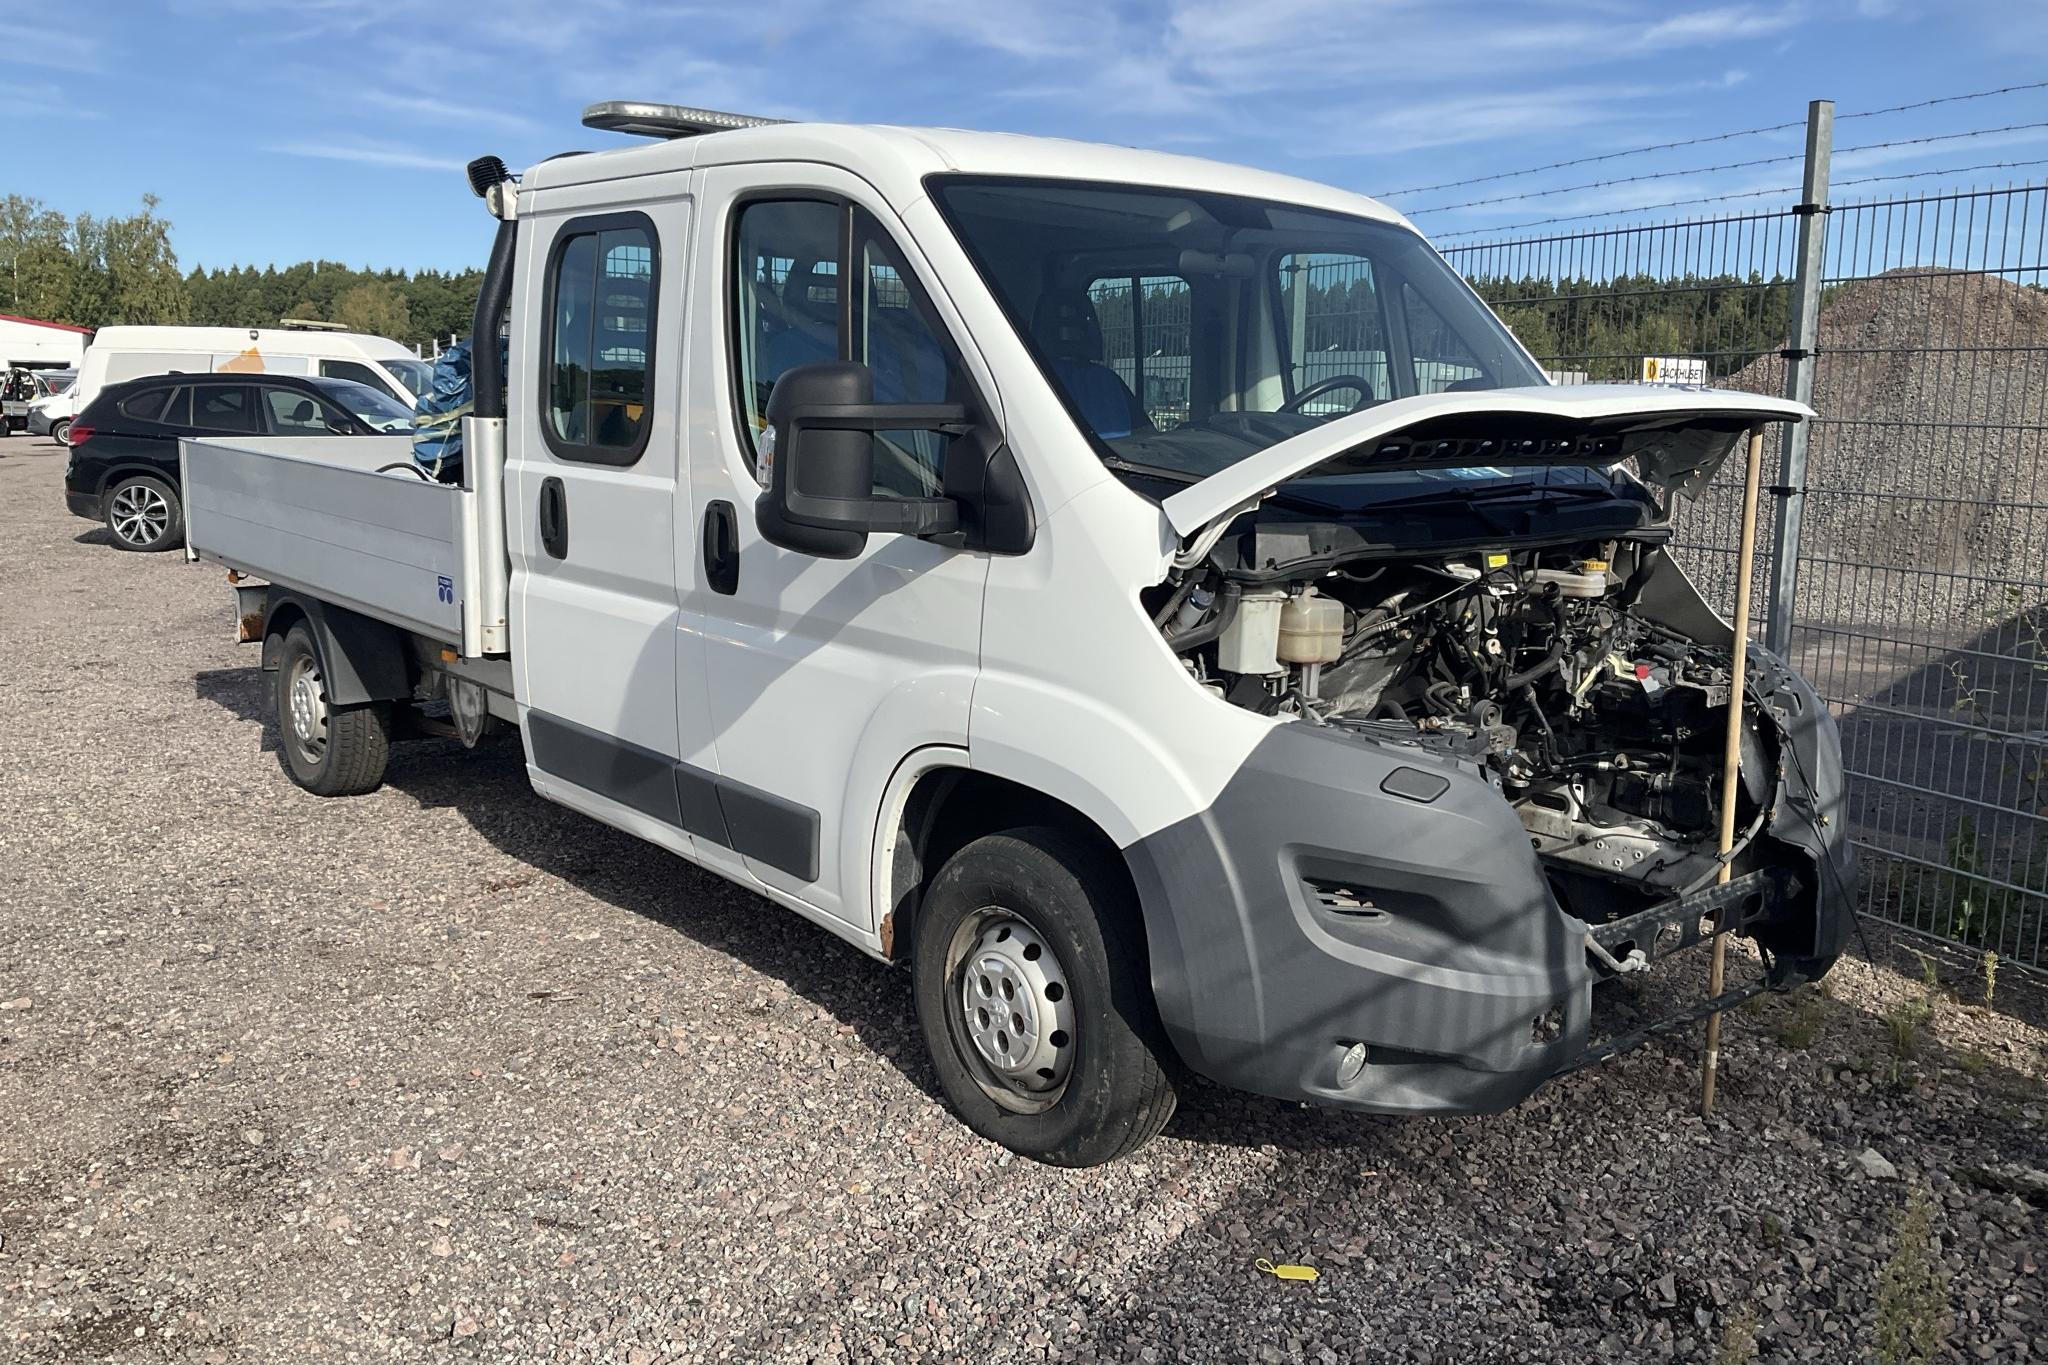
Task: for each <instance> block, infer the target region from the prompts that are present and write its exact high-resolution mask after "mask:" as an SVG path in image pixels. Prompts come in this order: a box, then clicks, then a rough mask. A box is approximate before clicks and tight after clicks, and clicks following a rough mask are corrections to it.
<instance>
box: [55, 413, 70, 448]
mask: <svg viewBox="0 0 2048 1365" xmlns="http://www.w3.org/2000/svg"><path fill="white" fill-rule="evenodd" d="M50 439H51V440H53V441H55V442H56V443H57V444H58V445H60V446H68V445H70V444H71V419H70V418H69V417H62V418H59V419H58V420H57V421H55V422H53V423H51V424H50Z"/></svg>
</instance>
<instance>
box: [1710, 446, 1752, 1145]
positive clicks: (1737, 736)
mask: <svg viewBox="0 0 2048 1365" xmlns="http://www.w3.org/2000/svg"><path fill="white" fill-rule="evenodd" d="M1763 465H1764V429H1763V428H1762V427H1757V428H1756V429H1754V430H1753V431H1751V432H1750V433H1749V461H1748V465H1747V467H1746V468H1744V470H1743V472H1742V536H1741V539H1740V540H1739V541H1738V542H1737V545H1736V551H1735V663H1734V667H1733V669H1732V670H1731V671H1730V676H1729V679H1728V737H1727V740H1726V742H1725V743H1724V744H1723V745H1722V747H1721V857H1722V858H1723V859H1724V860H1726V859H1727V857H1728V851H1729V850H1730V849H1732V848H1734V847H1735V792H1736V787H1737V783H1738V781H1739V778H1740V769H1741V763H1742V717H1743V706H1742V703H1743V693H1744V689H1745V688H1746V686H1747V684H1748V681H1749V677H1748V675H1749V582H1750V572H1751V570H1752V569H1753V568H1754V567H1755V560H1756V499H1757V489H1758V485H1759V484H1761V483H1762V482H1763ZM1732 870H1733V864H1732V863H1730V862H1728V861H1723V862H1722V864H1721V871H1720V872H1719V873H1718V874H1717V875H1716V876H1715V878H1714V883H1715V885H1717V886H1718V885H1720V884H1721V883H1723V882H1726V881H1727V880H1728V878H1729V875H1730V874H1731V872H1732ZM1715 913H1716V914H1719V912H1718V911H1717V912H1715ZM1727 973H1728V933H1727V931H1726V930H1717V931H1716V932H1715V934H1714V950H1713V958H1712V960H1711V963H1710V964H1709V966H1708V968H1707V998H1708V999H1712V998H1714V997H1715V996H1718V995H1719V994H1720V993H1721V991H1722V989H1723V987H1724V984H1725V982H1726V980H1727ZM1720 1070H1721V1012H1720V1011H1719V1010H1716V1011H1714V1012H1713V1013H1712V1014H1710V1015H1708V1016H1707V1055H1706V1058H1705V1061H1704V1064H1703V1065H1702V1067H1701V1074H1700V1115H1701V1116H1702V1117H1707V1116H1710V1115H1712V1114H1713V1112H1714V1079H1715V1077H1716V1076H1717V1075H1718V1074H1719V1072H1720Z"/></svg>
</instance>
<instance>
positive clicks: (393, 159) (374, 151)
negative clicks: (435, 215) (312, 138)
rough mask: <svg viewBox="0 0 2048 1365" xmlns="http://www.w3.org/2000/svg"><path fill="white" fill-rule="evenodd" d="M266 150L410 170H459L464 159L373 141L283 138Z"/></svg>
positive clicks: (279, 153)
mask: <svg viewBox="0 0 2048 1365" xmlns="http://www.w3.org/2000/svg"><path fill="white" fill-rule="evenodd" d="M263 150H265V151H266V152H275V153H277V154H278V155H280V156H305V157H313V158H315V159H317V160H321V161H353V162H357V163H359V164H361V165H365V166H391V167H395V168H397V169H400V170H408V171H459V170H461V169H462V163H461V162H460V161H456V160H454V159H452V158H449V157H439V156H429V155H426V154H424V153H421V152H416V151H413V150H411V149H410V148H406V147H398V146H392V145H390V144H388V143H372V142H281V143H277V144H274V145H272V146H269V147H265V148H264V149H263Z"/></svg>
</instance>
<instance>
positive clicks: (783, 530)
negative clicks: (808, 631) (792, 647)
mask: <svg viewBox="0 0 2048 1365" xmlns="http://www.w3.org/2000/svg"><path fill="white" fill-rule="evenodd" d="M767 415H768V425H767V428H766V429H765V430H764V431H762V433H761V449H760V456H759V469H758V474H759V477H760V479H761V487H762V493H761V496H760V497H759V498H758V499H757V500H756V501H755V503H754V522H755V525H757V526H759V527H760V529H761V536H762V538H763V539H765V540H767V541H768V542H769V543H770V544H771V545H780V546H781V547H782V548H783V549H785V550H795V551H797V552H799V553H800V554H807V555H816V556H818V557H819V558H820V559H851V558H853V557H854V556H855V555H857V554H859V553H860V552H861V551H862V550H864V549H866V548H867V543H868V534H869V533H870V532H872V531H884V532H895V533H898V534H901V535H908V536H938V535H948V534H951V533H952V532H954V531H957V530H959V529H960V505H959V504H958V503H956V502H955V501H954V500H953V499H951V498H892V497H881V498H878V497H876V496H875V443H874V434H875V433H876V432H878V431H939V432H945V433H947V434H950V435H958V434H961V433H964V432H966V431H969V430H971V427H970V426H969V423H968V417H967V409H966V408H965V407H963V406H962V405H960V404H958V403H877V402H875V376H874V372H873V371H871V370H870V369H868V367H867V366H865V365H861V364H857V363H855V362H853V361H847V360H826V361H820V362H819V363H817V364H815V365H799V366H797V367H796V368H795V369H792V370H789V371H787V372H785V373H784V374H783V376H782V377H781V378H780V379H778V380H776V381H775V388H774V390H773V391H772V392H771V393H770V394H769V395H768V414H767Z"/></svg>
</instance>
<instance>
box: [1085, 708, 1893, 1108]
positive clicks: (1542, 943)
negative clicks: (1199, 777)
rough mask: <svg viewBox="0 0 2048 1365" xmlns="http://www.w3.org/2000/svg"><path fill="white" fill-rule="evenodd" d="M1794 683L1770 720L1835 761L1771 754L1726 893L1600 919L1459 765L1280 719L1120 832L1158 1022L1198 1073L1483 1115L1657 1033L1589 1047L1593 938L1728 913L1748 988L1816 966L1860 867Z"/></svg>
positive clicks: (1657, 940) (1823, 730) (1817, 714)
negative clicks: (1152, 817) (1190, 806)
mask: <svg viewBox="0 0 2048 1365" xmlns="http://www.w3.org/2000/svg"><path fill="white" fill-rule="evenodd" d="M1789 676H1790V675H1789V674H1788V675H1785V678H1777V679H1773V680H1772V681H1773V683H1774V684H1775V685H1778V686H1791V685H1792V683H1796V679H1795V680H1792V683H1787V682H1786V681H1785V679H1786V678H1789ZM1797 686H1798V687H1801V688H1803V687H1804V684H1797ZM1809 698H1810V693H1809ZM1810 701H1811V705H1810V706H1808V707H1806V708H1805V709H1804V710H1803V711H1802V713H1801V714H1802V715H1804V716H1805V717H1806V718H1808V719H1809V720H1811V721H1812V722H1813V724H1812V725H1811V726H1809V730H1808V732H1807V733H1805V734H1803V735H1802V734H1801V733H1799V732H1798V731H1797V730H1796V729H1794V728H1791V727H1788V728H1787V731H1786V733H1787V735H1788V738H1789V740H1790V743H1791V744H1801V743H1802V742H1804V747H1805V748H1806V753H1805V755H1804V758H1803V766H1804V769H1806V770H1813V769H1824V770H1826V771H1827V772H1831V773H1832V774H1833V777H1832V778H1831V779H1824V780H1822V781H1820V782H1818V783H1814V782H1808V781H1803V780H1800V779H1799V778H1798V776H1797V775H1796V773H1795V772H1794V771H1789V769H1793V768H1796V767H1797V766H1798V765H1796V764H1788V765H1787V767H1788V771H1787V773H1786V774H1785V775H1784V780H1782V781H1781V784H1780V785H1781V794H1780V798H1779V806H1780V810H1779V811H1777V812H1774V815H1773V819H1772V822H1771V828H1770V833H1769V834H1768V835H1766V836H1765V838H1763V839H1760V840H1759V843H1758V845H1757V853H1756V854H1755V856H1754V857H1752V858H1751V859H1749V860H1747V861H1745V862H1744V863H1741V864H1738V871H1739V872H1740V874H1741V875H1739V876H1738V877H1737V878H1736V879H1735V880H1734V881H1733V882H1732V883H1731V885H1730V886H1729V887H1727V888H1713V887H1710V888H1707V889H1706V890H1705V891H1703V892H1700V893H1696V894H1695V895H1693V896H1691V897H1687V898H1685V899H1683V900H1677V899H1674V900H1672V901H1667V902H1665V903H1663V904H1662V905H1660V906H1658V907H1656V908H1655V909H1654V910H1653V911H1648V912H1644V914H1642V915H1638V916H1634V917H1631V919H1630V920H1627V921H1621V922H1619V924H1618V926H1617V925H1604V926H1602V927H1601V928H1600V929H1599V930H1597V931H1589V928H1588V926H1587V925H1586V923H1584V922H1583V921H1581V920H1579V919H1576V918H1574V917H1573V916H1571V915H1569V914H1567V913H1566V912H1565V911H1564V910H1563V909H1562V908H1561V907H1560V906H1559V904H1558V902H1557V901H1556V899H1555V898H1554V897H1553V895H1552V893H1551V890H1550V887H1549V884H1548V881H1547V879H1546V877H1545V875H1544V872H1543V870H1542V868H1541V866H1540V865H1539V863H1538V862H1537V859H1536V856H1535V854H1534V852H1533V851H1532V850H1531V848H1530V843H1529V839H1528V836H1527V833H1526V831H1525V830H1524V829H1523V828H1522V825H1521V822H1520V820H1519V819H1518V818H1517V817H1516V816H1515V813H1514V811H1513V810H1512V809H1511V808H1510V807H1509V806H1508V804H1507V803H1506V802H1505V801H1503V800H1502V799H1501V797H1500V795H1499V793H1498V792H1497V791H1496V790H1495V789H1494V788H1493V786H1492V785H1491V783H1489V782H1488V781H1487V780H1486V779H1485V777H1484V776H1483V775H1482V774H1481V773H1480V772H1479V771H1478V770H1477V769H1476V768H1474V767H1471V766H1470V765H1465V764H1459V763H1455V762H1451V761H1448V760H1443V759H1439V758H1435V757H1432V756H1428V755H1425V754H1422V753H1420V752H1418V751H1415V750H1410V749H1405V748H1398V747H1395V746H1389V745H1382V744H1379V743H1376V742H1373V741H1371V740H1367V739H1362V738H1359V737H1355V736H1351V735H1348V734H1345V733H1344V732H1342V731H1339V730H1336V729H1333V728H1319V727H1314V726H1309V725H1304V724H1290V725H1283V726H1279V727H1276V728H1275V729H1274V730H1273V731H1272V732H1271V734H1269V735H1268V737H1267V739H1266V740H1265V741H1263V742H1262V743H1261V744H1260V746H1259V748H1258V749H1257V750H1255V751H1254V753H1253V754H1252V755H1251V757H1250V759H1249V760H1248V761H1247V763H1246V765H1245V768H1244V769H1243V770H1242V771H1241V772H1240V773H1239V774H1238V776H1237V777H1235V778H1233V779H1232V781H1231V782H1230V784H1228V786H1227V787H1226V788H1225V790H1224V792H1223V793H1222V795H1221V796H1220V797H1219V798H1218V800H1217V802H1216V803H1215V804H1214V805H1213V806H1212V807H1211V808H1210V809H1209V810H1208V811H1205V812H1203V813H1202V814H1201V815H1198V816H1196V817H1193V818H1191V819H1189V820H1186V821H1182V822H1181V823H1180V824H1178V825H1175V826H1172V827H1170V828H1169V829H1167V830H1165V831H1162V832H1161V833H1159V834H1157V835H1153V836H1150V837H1148V838H1146V839H1141V840H1139V841H1138V842H1137V843H1136V844H1134V845H1132V846H1131V847H1130V848H1128V849H1126V850H1125V852H1126V857H1127V861H1128V862H1129V865H1130V867H1131V869H1132V873H1133V877H1134V880H1135V881H1136V883H1137V887H1138V891H1139V899H1140V903H1141V906H1142V907H1143V910H1144V913H1145V920H1146V933H1147V941H1148V945H1149V947H1150V950H1151V959H1152V976H1153V988H1154V994H1155V997H1156V998H1157V1000H1158V1004H1159V1010H1160V1017H1161V1022H1162V1024H1163V1025H1164V1027H1165V1030H1166V1033H1167V1036H1168V1038H1169V1040H1170V1041H1171V1042H1172V1043H1173V1045H1174V1047H1175V1049H1176V1050H1177V1051H1178V1052H1179V1054H1180V1056H1181V1059H1182V1060H1183V1061H1184V1062H1185V1063H1186V1064H1187V1065H1188V1066H1189V1067H1190V1068H1191V1069H1193V1070H1194V1071H1196V1072H1198V1073H1200V1074H1202V1075H1205V1076H1207V1077H1209V1078H1210V1079H1212V1080H1215V1081H1218V1082H1220V1083H1222V1084H1225V1085H1229V1086H1232V1087H1235V1088H1238V1089H1243V1090H1250V1091H1255V1092H1258V1093H1262V1094H1268V1095H1274V1096H1277V1097H1280V1098H1283V1099H1288V1100H1298V1101H1307V1102H1310V1103H1315V1104H1321V1105H1327V1106H1332V1107H1337V1108H1344V1109H1355V1110H1362V1111H1367V1112H1374V1113H1395V1114H1459V1113H1489V1112H1497V1111H1499V1110H1502V1109H1507V1108H1510V1107H1512V1106H1514V1105H1515V1104H1518V1103H1520V1102H1521V1101H1522V1100H1524V1099H1526V1098H1527V1097H1528V1096H1529V1095H1530V1094H1531V1093H1533V1092H1534V1091H1535V1090H1536V1089H1537V1088H1538V1087H1540V1086H1541V1085H1542V1084H1543V1083H1544V1082H1545V1081H1547V1080H1549V1079H1551V1078H1552V1077H1554V1076H1557V1075H1560V1074H1562V1073H1565V1072H1568V1071H1571V1070H1574V1069H1576V1068H1577V1067H1580V1066H1583V1065H1586V1064H1587V1063H1589V1062H1592V1061H1598V1060H1602V1059H1604V1058H1605V1057H1608V1056H1611V1055H1613V1054H1614V1053H1615V1052H1618V1051H1620V1050H1622V1049H1623V1048H1625V1047H1627V1046H1630V1045H1633V1044H1634V1043H1638V1042H1642V1041H1646V1040H1647V1039H1648V1038H1649V1037H1653V1036H1656V1034H1657V1033H1658V1032H1659V1031H1660V1029H1659V1028H1658V1027H1657V1026H1652V1027H1651V1028H1650V1029H1645V1030H1639V1031H1638V1032H1637V1033H1635V1034H1631V1035H1629V1036H1628V1037H1627V1038H1624V1039H1611V1040H1607V1041H1604V1042H1600V1043H1592V1042H1590V1041H1589V1031H1590V1027H1589V1026H1590V1017H1591V1014H1592V990H1593V987H1594V985H1596V984H1597V983H1598V982H1599V981H1601V980H1604V979H1606V978H1608V977H1609V976H1611V975H1613V972H1612V971H1611V970H1610V968H1609V967H1608V966H1606V965H1605V964H1604V963H1603V961H1602V959H1601V956H1600V955H1599V954H1597V953H1594V952H1593V951H1591V949H1590V947H1589V937H1590V939H1591V940H1592V942H1595V943H1599V944H1600V945H1601V947H1602V948H1604V949H1606V950H1607V953H1608V956H1610V957H1612V958H1614V959H1617V960H1622V959H1626V958H1627V955H1628V953H1629V952H1630V950H1632V949H1637V948H1640V949H1641V950H1642V952H1643V954H1644V956H1645V957H1646V958H1650V959H1654V958H1657V957H1659V956H1662V955H1665V954H1667V953H1670V952H1674V951H1678V950H1679V949H1681V948H1685V947H1690V946H1692V945H1694V944H1696V943H1698V942H1700V941H1702V940H1703V939H1704V938H1706V937H1708V936H1710V934H1711V933H1712V932H1713V931H1714V930H1715V929H1716V928H1721V929H1726V930H1728V931H1730V932H1733V933H1739V934H1746V935H1749V936H1751V937H1753V938H1755V939H1756V940H1757V942H1759V943H1760V944H1762V945H1763V946H1764V947H1765V948H1766V949H1768V950H1769V953H1770V955H1771V961H1772V964H1773V966H1772V974H1771V976H1770V978H1769V979H1768V980H1767V981H1766V982H1764V983H1762V984H1761V985H1759V986H1757V987H1756V988H1755V989H1764V988H1766V987H1773V986H1775V987H1782V986H1787V985H1790V984H1792V983H1793V982H1795V981H1798V980H1803V979H1807V978H1810V977H1813V976H1817V975H1819V974H1820V972H1822V971H1825V970H1826V968H1827V965H1828V964H1829V963H1830V962H1832V961H1833V959H1834V957H1835V955H1836V954H1837V953H1838V952H1839V951H1840V948H1841V944H1842V941H1843V938H1844V936H1845V935H1846V932H1847V925H1848V922H1849V919H1848V917H1849V915H1850V913H1851V908H1850V905H1849V903H1848V900H1847V896H1848V894H1849V887H1850V885H1851V884H1852V882H1853V871H1852V870H1851V869H1850V868H1849V865H1848V862H1847V852H1846V841H1845V840H1844V839H1843V837H1842V834H1841V823H1840V820H1839V818H1838V817H1837V818H1836V819H1835V821H1834V822H1833V828H1832V830H1830V829H1829V826H1828V822H1827V821H1826V820H1825V819H1818V820H1816V819H1813V818H1811V817H1812V815H1813V814H1814V813H1813V812H1812V811H1806V810H1802V809H1801V808H1800V803H1801V802H1811V801H1812V800H1813V799H1814V798H1815V797H1816V796H1819V795H1823V794H1825V792H1831V793H1832V799H1833V801H1834V802H1835V803H1836V804H1838V803H1839V796H1840V780H1839V777H1840V756H1839V748H1838V746H1837V745H1836V744H1835V743H1834V741H1833V736H1832V729H1831V722H1828V721H1826V719H1825V714H1826V713H1825V711H1824V709H1822V708H1820V706H1819V703H1818V699H1817V698H1810ZM1787 747H1788V748H1789V747H1790V745H1788V746H1787ZM1816 787H1818V788H1822V789H1825V792H1816V790H1815V788H1816ZM1781 826H1783V827H1784V831H1783V837H1780V834H1781V829H1780V827H1781ZM1809 831H1810V836H1808V837H1804V839H1803V841H1802V837H1795V836H1802V833H1803V832H1809ZM1766 845H1768V847H1766ZM1809 845H1810V847H1809ZM1219 892H1220V894H1219ZM1750 993H1754V990H1752V989H1750V988H1742V989H1741V990H1738V991H1737V992H1731V993H1730V995H1729V996H1728V997H1725V998H1724V1000H1723V1004H1724V1005H1725V1004H1730V1003H1733V1001H1734V999H1736V998H1738V997H1739V996H1740V995H1742V994H1750ZM1698 1013H1699V1011H1698V1010H1697V1008H1695V1009H1693V1010H1685V1011H1681V1017H1680V1018H1678V1019H1676V1020H1675V1021H1673V1022H1672V1023H1671V1025H1670V1027H1676V1026H1678V1025H1680V1024H1682V1023H1684V1022H1688V1021H1689V1020H1690V1019H1691V1018H1693V1017H1697V1015H1698ZM1661 1031H1668V1030H1661ZM1358 1044H1364V1045H1365V1046H1364V1052H1363V1062H1362V1064H1361V1063H1360V1061H1359V1056H1360V1054H1358V1053H1357V1052H1355V1051H1354V1049H1355V1047H1356V1046H1357V1045H1358Z"/></svg>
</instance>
